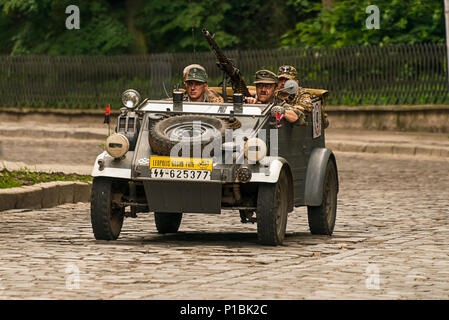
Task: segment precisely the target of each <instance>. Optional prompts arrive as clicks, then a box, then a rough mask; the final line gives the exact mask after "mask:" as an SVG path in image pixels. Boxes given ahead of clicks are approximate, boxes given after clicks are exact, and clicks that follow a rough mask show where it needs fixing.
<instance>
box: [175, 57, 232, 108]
mask: <svg viewBox="0 0 449 320" xmlns="http://www.w3.org/2000/svg"><path fill="white" fill-rule="evenodd" d="M183 77H184V86H185V88H186V92H185V94H184V101H192V102H213V103H220V102H224V100H223V98H222V97H221V96H220V95H219V94H218V93H216V92H215V91H213V90H210V89H209V86H208V84H207V73H206V69H204V67H202V66H201V65H199V64H191V65H189V66H187V67H185V68H184V71H183Z"/></svg>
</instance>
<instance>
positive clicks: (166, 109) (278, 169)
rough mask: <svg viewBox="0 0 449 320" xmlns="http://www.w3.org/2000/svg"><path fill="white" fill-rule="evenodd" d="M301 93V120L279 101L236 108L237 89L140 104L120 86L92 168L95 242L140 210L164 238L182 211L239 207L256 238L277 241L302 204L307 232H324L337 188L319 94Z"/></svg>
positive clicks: (330, 223)
mask: <svg viewBox="0 0 449 320" xmlns="http://www.w3.org/2000/svg"><path fill="white" fill-rule="evenodd" d="M215 89H217V90H220V89H221V88H215ZM309 91H310V92H311V93H313V94H315V95H314V97H315V98H314V100H313V112H312V114H308V115H306V116H305V122H306V124H305V125H296V124H291V123H289V122H287V121H285V120H283V119H282V113H283V108H282V107H279V106H276V105H272V104H244V103H243V99H242V96H241V95H239V94H235V95H232V97H230V98H231V99H230V100H232V102H231V103H217V104H212V103H191V102H183V101H182V92H174V93H173V99H172V100H171V101H166V100H160V101H152V100H148V99H145V100H143V101H141V98H140V95H139V93H138V92H137V91H135V90H132V89H130V90H127V91H125V92H124V93H123V95H122V100H123V104H124V105H125V107H124V108H122V109H121V110H120V115H119V116H118V119H117V127H116V133H114V134H112V135H110V136H109V137H108V138H107V140H106V144H105V149H106V150H105V151H104V152H103V153H101V154H100V155H99V156H98V157H97V159H96V161H95V165H94V168H93V171H92V176H93V185H92V201H91V222H92V228H93V233H94V235H95V238H96V239H102V240H115V239H117V238H118V236H119V234H120V231H121V229H122V224H123V220H124V217H125V216H126V217H136V216H137V213H141V212H154V218H155V223H156V228H157V230H158V232H159V233H162V234H164V233H174V232H177V231H178V228H179V226H180V223H181V220H182V215H183V214H184V213H198V214H220V213H221V211H222V210H238V212H239V213H240V220H241V222H243V223H247V222H253V223H254V222H255V223H257V235H258V239H259V242H260V243H261V244H265V245H280V244H282V242H283V240H284V237H285V231H286V226H287V215H288V213H290V212H292V211H293V208H294V207H299V206H307V212H308V221H309V227H310V231H311V233H313V234H323V235H331V234H332V232H333V229H334V225H335V218H336V211H337V193H338V188H339V186H338V173H337V164H336V159H335V156H334V154H333V153H332V151H331V150H329V149H327V148H326V147H325V134H324V128H323V125H322V119H321V108H322V104H323V103H324V101H325V99H326V97H327V95H328V92H327V91H325V90H309ZM231 93H232V92H231ZM125 208H127V209H126V210H125ZM217 218H219V217H217Z"/></svg>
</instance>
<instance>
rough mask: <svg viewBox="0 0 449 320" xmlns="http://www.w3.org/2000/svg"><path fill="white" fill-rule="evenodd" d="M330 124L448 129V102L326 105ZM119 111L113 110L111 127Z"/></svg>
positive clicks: (21, 111)
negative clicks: (444, 103)
mask: <svg viewBox="0 0 449 320" xmlns="http://www.w3.org/2000/svg"><path fill="white" fill-rule="evenodd" d="M326 112H327V113H328V115H329V120H330V125H331V126H332V128H336V129H337V128H338V129H370V130H392V131H423V132H441V133H446V132H449V105H411V106H407V105H405V106H403V105H394V106H327V107H326ZM117 116H118V110H113V111H111V127H112V126H113V125H115V122H116V120H117V119H116V118H117ZM0 119H1V120H2V121H22V120H26V121H37V122H39V121H46V122H47V123H48V122H50V123H51V122H55V123H80V122H81V123H99V122H100V123H101V122H102V121H103V119H104V111H103V109H99V110H71V109H31V108H0Z"/></svg>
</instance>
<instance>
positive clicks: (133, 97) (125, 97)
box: [122, 89, 140, 109]
mask: <svg viewBox="0 0 449 320" xmlns="http://www.w3.org/2000/svg"><path fill="white" fill-rule="evenodd" d="M122 102H123V105H124V106H125V107H127V108H128V109H134V108H135V107H136V106H137V105H138V104H139V102H140V94H139V92H137V91H136V90H134V89H128V90H126V91H125V92H123V94H122Z"/></svg>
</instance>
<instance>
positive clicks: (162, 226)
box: [154, 212, 182, 234]
mask: <svg viewBox="0 0 449 320" xmlns="http://www.w3.org/2000/svg"><path fill="white" fill-rule="evenodd" d="M181 220H182V213H171V212H169V213H167V212H155V213H154V221H155V222H156V229H157V232H158V233H162V234H164V233H176V232H178V229H179V226H180V225H181Z"/></svg>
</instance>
